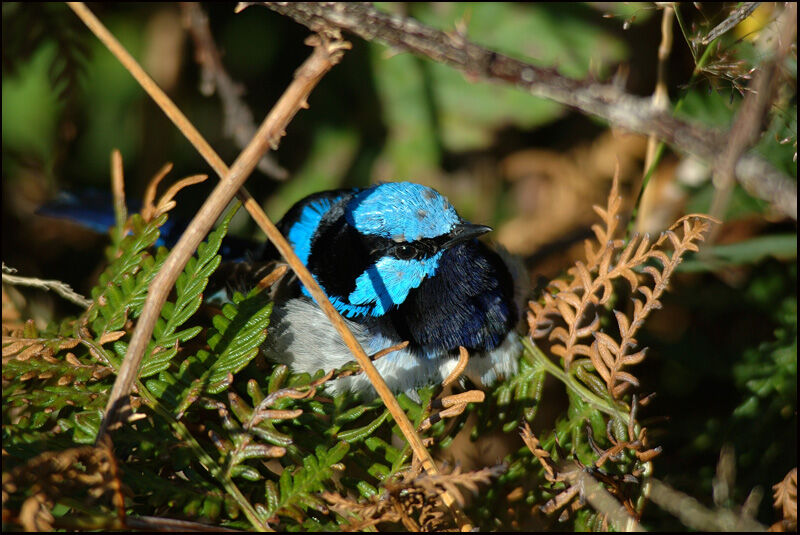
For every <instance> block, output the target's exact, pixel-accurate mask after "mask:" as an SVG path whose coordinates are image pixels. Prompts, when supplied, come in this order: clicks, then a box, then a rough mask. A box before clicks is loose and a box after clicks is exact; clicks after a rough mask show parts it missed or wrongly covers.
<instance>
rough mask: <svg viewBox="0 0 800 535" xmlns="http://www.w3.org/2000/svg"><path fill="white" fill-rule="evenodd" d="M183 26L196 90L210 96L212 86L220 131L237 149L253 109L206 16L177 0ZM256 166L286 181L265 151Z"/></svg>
mask: <svg viewBox="0 0 800 535" xmlns="http://www.w3.org/2000/svg"><path fill="white" fill-rule="evenodd" d="M180 7H181V12H182V13H183V20H184V25H185V26H186V27H187V28H188V29H189V33H190V34H191V35H192V40H193V41H194V46H195V61H197V63H198V64H199V65H200V67H201V69H202V72H201V77H202V82H201V85H200V92H201V93H203V95H205V96H210V95H211V94H212V93H214V90H215V89H216V91H217V94H218V95H219V99H220V101H221V102H222V115H223V117H224V123H223V131H224V132H225V134H226V135H227V136H229V137H231V138H232V139H233V141H234V142H235V143H236V145H237V146H238V147H239V149H244V148H245V147H246V146H247V143H248V142H249V141H250V140H251V139H252V138H253V135H255V133H256V124H255V120H254V119H253V112H251V111H250V108H248V107H247V105H246V104H245V103H244V101H243V100H242V98H241V97H242V93H243V91H244V90H243V88H242V86H241V85H240V84H238V83H236V82H235V81H234V80H233V79H232V78H231V77H230V75H229V74H228V73H227V71H226V70H225V66H224V65H223V64H222V58H221V57H220V53H219V50H218V49H217V45H216V43H215V42H214V36H213V35H212V34H211V28H210V27H209V24H208V16H207V15H206V13H205V12H204V11H203V8H202V7H200V4H198V3H197V2H180ZM258 169H259V170H260V171H261V172H262V173H264V174H265V175H267V176H269V177H271V178H274V179H276V180H286V179H287V178H289V173H288V171H286V169H284V168H283V167H281V166H280V165H278V163H277V162H276V161H275V160H274V159H273V158H272V157H271V156H270V155H269V154H265V155H263V156H262V157H261V159H260V160H259V161H258Z"/></svg>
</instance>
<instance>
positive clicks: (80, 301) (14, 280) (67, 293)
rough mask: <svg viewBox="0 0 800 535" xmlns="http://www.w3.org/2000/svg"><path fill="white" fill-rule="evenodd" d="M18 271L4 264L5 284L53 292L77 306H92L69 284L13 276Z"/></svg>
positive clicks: (89, 301) (88, 300)
mask: <svg viewBox="0 0 800 535" xmlns="http://www.w3.org/2000/svg"><path fill="white" fill-rule="evenodd" d="M16 271H17V270H16V269H14V268H10V267H7V266H6V264H5V262H4V263H3V284H10V285H12V286H31V287H33V288H40V289H42V290H53V291H54V292H55V293H57V294H58V295H60V296H61V297H63V298H64V299H66V300H67V301H70V302H72V303H75V304H76V305H78V306H80V307H83V308H86V307H88V306H89V305H91V304H92V301H91V300H90V299H86V298H85V297H84V296H82V295H81V294H79V293H77V292H76V291H75V290H73V289H72V288H71V287H70V285H69V284H67V283H65V282H61V281H57V280H44V279H37V278H35V277H21V276H19V275H12V273H16Z"/></svg>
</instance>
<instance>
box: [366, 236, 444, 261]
mask: <svg viewBox="0 0 800 535" xmlns="http://www.w3.org/2000/svg"><path fill="white" fill-rule="evenodd" d="M362 239H363V240H364V243H365V245H366V248H367V250H368V251H370V258H371V259H372V260H374V261H377V260H378V259H379V258H381V257H383V256H392V257H394V258H397V259H399V260H410V259H412V258H414V259H417V260H422V259H424V258H430V257H432V256H434V255H435V254H436V253H438V252H439V251H440V250H441V249H442V246H443V245H444V244H445V243H446V242H447V240H448V239H449V237H448V236H437V237H436V238H422V239H419V240H415V241H411V242H396V241H394V240H391V239H388V238H384V237H382V236H375V235H369V236H362ZM409 249H410V251H409Z"/></svg>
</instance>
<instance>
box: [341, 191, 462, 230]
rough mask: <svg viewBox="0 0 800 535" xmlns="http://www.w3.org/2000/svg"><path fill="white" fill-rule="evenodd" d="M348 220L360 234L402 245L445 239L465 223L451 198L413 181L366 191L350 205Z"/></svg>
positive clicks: (347, 214)
mask: <svg viewBox="0 0 800 535" xmlns="http://www.w3.org/2000/svg"><path fill="white" fill-rule="evenodd" d="M346 217H347V222H348V223H350V224H351V225H353V226H354V227H355V228H356V229H358V231H359V232H362V233H364V234H374V235H378V236H383V237H384V238H390V239H392V240H394V241H398V242H399V241H409V242H410V241H414V240H419V239H422V238H435V237H437V236H443V235H445V234H447V233H448V232H450V231H451V230H452V229H453V227H454V226H455V225H456V224H458V223H459V222H460V221H461V218H460V217H458V214H457V213H456V210H455V208H453V206H452V205H451V204H450V203H449V202H448V201H447V199H445V198H444V197H442V196H441V195H440V194H439V193H437V192H436V191H434V190H432V189H431V188H429V187H427V186H422V185H420V184H412V183H411V182H390V183H386V184H378V185H377V186H373V187H371V188H369V189H365V190H364V191H362V192H360V193H358V194H356V195H355V196H354V197H353V199H352V200H351V201H350V202H349V203H348V204H347V209H346Z"/></svg>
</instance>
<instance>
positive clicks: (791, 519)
mask: <svg viewBox="0 0 800 535" xmlns="http://www.w3.org/2000/svg"><path fill="white" fill-rule="evenodd" d="M772 489H773V491H774V494H773V497H774V500H775V501H774V505H775V509H778V510H780V511H781V513H782V514H783V520H781V521H780V522H777V523H776V524H774V525H773V526H772V527H771V528H770V531H797V468H792V469H791V470H789V473H788V474H786V477H784V478H783V481H781V482H780V483H778V484H776V485H773V487H772Z"/></svg>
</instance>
